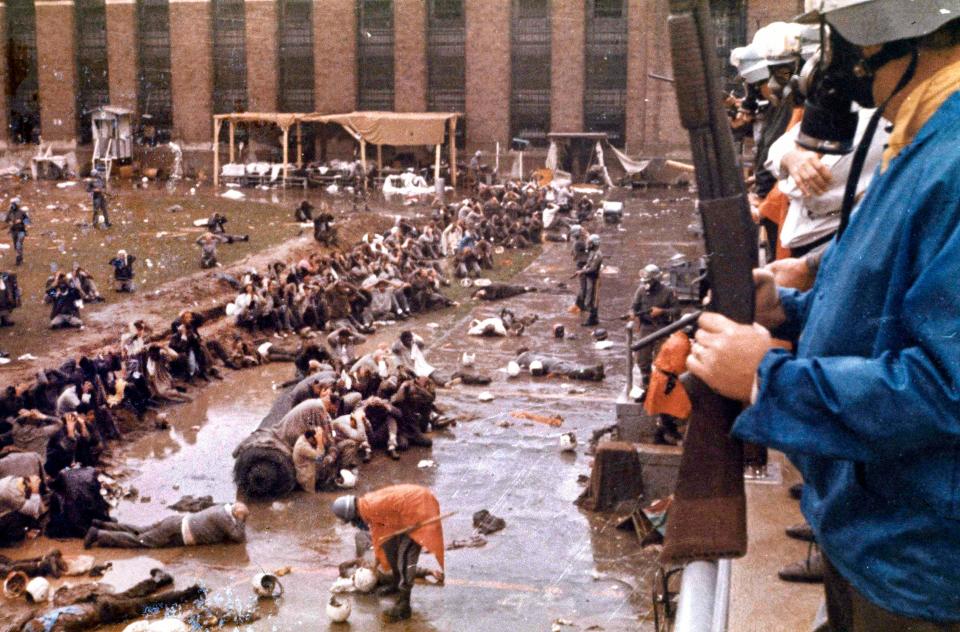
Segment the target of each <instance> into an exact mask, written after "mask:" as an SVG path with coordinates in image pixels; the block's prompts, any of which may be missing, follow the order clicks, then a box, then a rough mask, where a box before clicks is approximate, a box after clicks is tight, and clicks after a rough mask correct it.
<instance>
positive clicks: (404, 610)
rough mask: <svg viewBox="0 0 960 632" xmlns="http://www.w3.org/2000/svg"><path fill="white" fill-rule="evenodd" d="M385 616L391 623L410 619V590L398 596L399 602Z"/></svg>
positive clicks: (403, 591) (385, 612)
mask: <svg viewBox="0 0 960 632" xmlns="http://www.w3.org/2000/svg"><path fill="white" fill-rule="evenodd" d="M383 614H384V616H385V617H387V618H388V619H390V620H391V621H403V620H404V619H409V618H410V615H411V614H412V611H411V610H410V590H401V591H400V594H398V595H397V601H396V602H395V603H394V604H393V606H391V607H390V608H389V609H387V610H386V611H384V613H383Z"/></svg>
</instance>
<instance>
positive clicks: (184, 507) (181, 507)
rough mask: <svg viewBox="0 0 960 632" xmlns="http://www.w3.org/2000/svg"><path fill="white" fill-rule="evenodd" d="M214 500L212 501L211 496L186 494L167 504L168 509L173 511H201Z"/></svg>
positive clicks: (212, 504)
mask: <svg viewBox="0 0 960 632" xmlns="http://www.w3.org/2000/svg"><path fill="white" fill-rule="evenodd" d="M215 504H217V503H215V502H213V496H198V497H197V496H192V495H190V494H187V495H186V496H184V497H183V498H181V499H180V500H178V501H177V502H175V503H173V504H172V505H169V506H168V507H167V508H168V509H173V510H174V511H179V512H181V513H197V512H198V511H203V510H204V509H207V508H209V507H213V506H214V505H215Z"/></svg>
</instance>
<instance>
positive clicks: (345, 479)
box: [337, 470, 357, 489]
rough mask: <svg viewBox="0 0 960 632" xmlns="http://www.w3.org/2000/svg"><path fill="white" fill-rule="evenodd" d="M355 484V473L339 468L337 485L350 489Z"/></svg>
mask: <svg viewBox="0 0 960 632" xmlns="http://www.w3.org/2000/svg"><path fill="white" fill-rule="evenodd" d="M356 486H357V475H356V474H354V473H353V472H351V471H350V470H340V478H339V480H338V481H337V487H341V488H343V489H350V488H353V487H356Z"/></svg>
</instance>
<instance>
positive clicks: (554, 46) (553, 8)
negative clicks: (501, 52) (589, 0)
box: [550, 0, 587, 132]
mask: <svg viewBox="0 0 960 632" xmlns="http://www.w3.org/2000/svg"><path fill="white" fill-rule="evenodd" d="M586 26H587V12H586V9H585V8H584V5H583V3H582V2H570V1H569V0H551V2H550V69H551V74H550V131H552V132H580V131H583V86H584V81H585V79H584V77H585V75H584V67H585V65H586V54H585V50H584V46H585V44H586Z"/></svg>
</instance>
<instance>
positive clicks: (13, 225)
mask: <svg viewBox="0 0 960 632" xmlns="http://www.w3.org/2000/svg"><path fill="white" fill-rule="evenodd" d="M3 221H4V222H6V224H7V225H8V226H9V227H10V240H11V241H12V242H13V249H14V250H15V251H16V253H17V265H20V264H21V263H23V240H24V239H26V237H27V226H29V225H30V216H29V215H28V214H27V211H26V209H24V208H23V207H22V206H20V198H19V197H15V198H13V199H12V200H10V209H9V210H8V211H7V216H6V218H4V220H3Z"/></svg>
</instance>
